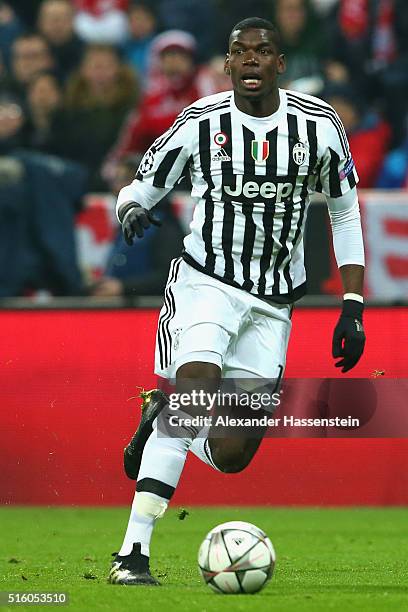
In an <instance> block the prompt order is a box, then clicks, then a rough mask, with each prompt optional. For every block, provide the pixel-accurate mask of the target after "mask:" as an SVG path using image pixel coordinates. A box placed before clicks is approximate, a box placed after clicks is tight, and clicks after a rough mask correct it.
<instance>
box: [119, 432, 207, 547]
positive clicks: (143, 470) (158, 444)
mask: <svg viewBox="0 0 408 612" xmlns="http://www.w3.org/2000/svg"><path fill="white" fill-rule="evenodd" d="M185 433H186V437H185V438H171V437H165V436H163V434H161V435H160V432H158V429H157V427H155V428H154V429H153V431H152V433H151V434H150V436H149V438H148V440H147V442H146V445H145V447H144V450H143V455H142V462H141V464H140V470H139V475H138V479H137V482H138V485H137V486H138V487H139V486H140V485H141V484H143V483H142V481H144V482H145V483H146V482H148V480H149V481H150V482H151V481H152V480H153V481H155V484H156V485H157V492H156V493H152V492H150V491H148V490H142V491H136V493H135V497H134V500H133V504H132V510H131V513H130V518H129V523H128V526H127V530H126V534H125V538H124V541H123V544H122V547H121V549H120V551H119V554H120V555H129V554H130V553H131V551H132V548H133V544H134V543H135V542H140V543H141V553H142V554H143V555H146V556H149V552H150V540H151V537H152V532H153V527H154V524H155V522H156V519H158V518H161V517H162V516H163V514H164V512H165V510H166V508H167V505H168V503H169V500H170V497H171V495H172V492H173V489H175V488H176V486H177V484H178V481H179V479H180V476H181V473H182V471H183V467H184V463H185V460H186V457H187V452H188V449H189V447H190V445H191V443H192V441H193V438H192V437H191V436H192V435H196V433H197V432H194V431H192V430H191V429H188V430H185ZM187 436H189V437H187ZM160 491H163V495H159V494H158V493H159V492H160Z"/></svg>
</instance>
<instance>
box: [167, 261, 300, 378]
mask: <svg viewBox="0 0 408 612" xmlns="http://www.w3.org/2000/svg"><path fill="white" fill-rule="evenodd" d="M291 310H292V307H291V305H290V304H273V305H272V304H268V303H267V302H264V301H263V300H260V299H259V298H257V297H256V296H254V295H251V294H250V293H247V292H246V291H243V290H242V289H237V288H235V287H231V286H230V285H227V284H225V283H222V282H221V281H219V280H217V279H215V278H212V277H211V276H207V275H206V274H203V273H202V272H199V271H198V270H195V269H194V268H192V267H191V266H189V265H188V264H187V263H186V262H185V261H183V259H181V258H178V259H173V261H172V262H171V265H170V273H169V277H168V280H167V285H166V289H165V295H164V304H163V307H162V309H161V311H160V316H159V323H158V330H157V337H156V355H155V373H156V374H157V375H159V376H162V377H163V378H168V379H175V377H176V371H177V369H178V368H179V367H180V366H182V365H184V364H185V363H190V362H192V361H203V362H207V363H214V364H216V365H218V366H219V367H220V368H221V370H222V376H223V377H224V378H263V379H268V380H271V379H274V380H276V379H280V378H281V377H282V374H283V371H284V368H285V363H286V350H287V346H288V341H289V335H290V330H291V326H292V324H291V321H290V315H291Z"/></svg>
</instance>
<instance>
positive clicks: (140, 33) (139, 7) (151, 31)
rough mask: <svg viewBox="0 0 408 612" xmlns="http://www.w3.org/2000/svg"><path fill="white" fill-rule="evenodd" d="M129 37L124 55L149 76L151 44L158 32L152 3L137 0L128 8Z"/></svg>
mask: <svg viewBox="0 0 408 612" xmlns="http://www.w3.org/2000/svg"><path fill="white" fill-rule="evenodd" d="M128 19H129V38H128V39H127V40H126V42H125V44H124V45H123V48H122V51H123V57H124V59H125V60H126V61H127V63H128V64H130V65H131V66H132V67H133V68H134V69H135V70H136V72H137V73H138V74H139V75H140V76H142V77H143V78H144V77H146V76H147V72H148V64H149V55H150V46H151V43H152V41H153V39H154V37H155V35H156V34H157V29H158V24H157V17H156V14H155V12H154V9H153V7H152V5H151V4H150V3H148V2H143V1H139V0H136V1H135V2H132V4H131V5H130V6H129V10H128Z"/></svg>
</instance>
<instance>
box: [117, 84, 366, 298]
mask: <svg viewBox="0 0 408 612" xmlns="http://www.w3.org/2000/svg"><path fill="white" fill-rule="evenodd" d="M279 92H280V105H279V109H278V110H277V112H275V113H274V114H273V115H271V116H269V117H261V118H259V117H253V116H251V115H247V114H245V113H243V112H241V111H240V110H238V108H237V107H236V105H235V102H234V95H233V92H223V93H221V94H216V95H213V96H208V97H206V98H202V99H201V100H198V101H197V102H195V103H194V104H192V105H191V106H189V107H187V108H186V109H184V111H183V112H182V113H181V114H180V115H179V117H178V118H177V119H176V121H175V122H174V124H173V126H172V127H171V128H170V129H169V130H168V131H167V132H166V133H165V134H163V136H161V137H160V138H158V139H157V140H156V141H155V142H154V144H153V145H152V146H151V147H150V149H149V150H148V151H147V152H146V154H145V156H144V158H143V160H142V162H141V164H140V166H139V169H138V171H137V174H136V178H135V180H134V181H133V183H131V185H129V186H127V187H125V188H124V189H123V190H122V192H121V193H120V196H119V199H118V207H117V210H118V211H119V208H120V207H121V206H122V205H123V204H124V203H126V202H129V201H131V200H133V201H136V202H138V203H139V204H141V205H142V206H144V207H146V208H152V206H154V204H156V203H157V202H158V201H159V200H160V199H161V198H162V197H163V196H164V195H165V193H167V192H168V191H169V190H170V189H171V188H172V187H173V186H174V185H175V183H176V182H177V180H178V179H179V177H180V175H181V174H182V172H183V170H184V169H185V167H186V166H187V167H188V168H189V171H190V175H191V181H192V197H193V198H194V199H195V201H196V207H195V211H194V216H193V221H192V223H191V226H190V229H191V232H190V234H189V235H188V236H187V237H186V238H185V240H184V253H183V257H184V259H185V260H186V261H187V262H188V263H189V264H190V265H192V266H194V267H195V268H197V269H199V270H201V271H202V272H204V273H205V274H208V275H210V276H213V277H216V278H218V279H220V280H222V281H223V282H225V283H228V284H232V285H234V286H236V287H240V288H242V289H244V290H246V291H249V292H250V293H254V294H257V295H259V296H260V297H264V298H268V297H269V298H272V299H273V300H275V301H278V302H279V301H280V302H292V301H294V300H296V299H298V298H299V297H301V296H302V295H303V294H304V293H305V290H306V272H305V266H304V248H303V232H304V227H305V221H306V215H307V207H308V202H309V194H310V193H311V192H313V191H319V192H323V193H324V194H326V195H327V196H330V197H331V198H333V197H334V198H336V197H338V196H341V195H343V194H345V193H347V192H348V191H349V190H350V189H352V188H353V187H354V186H355V184H356V182H357V180H358V178H357V174H356V171H355V168H354V164H353V160H352V157H351V154H350V150H349V145H348V142H347V138H346V135H345V132H344V128H343V125H342V123H341V121H340V119H339V117H338V115H337V114H336V112H335V111H334V109H333V108H332V107H331V106H329V105H328V104H326V103H325V102H323V101H322V100H320V99H318V98H315V97H312V96H308V95H305V94H300V93H297V92H292V91H286V90H279Z"/></svg>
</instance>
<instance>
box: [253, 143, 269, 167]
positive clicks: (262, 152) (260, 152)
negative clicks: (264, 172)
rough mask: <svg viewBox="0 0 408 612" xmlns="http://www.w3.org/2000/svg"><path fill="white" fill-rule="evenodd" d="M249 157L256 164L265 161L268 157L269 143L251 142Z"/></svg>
mask: <svg viewBox="0 0 408 612" xmlns="http://www.w3.org/2000/svg"><path fill="white" fill-rule="evenodd" d="M251 155H252V157H253V158H254V160H255V161H256V162H258V163H261V162H263V161H265V159H266V158H267V157H268V155H269V141H268V140H253V141H252V142H251Z"/></svg>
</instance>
